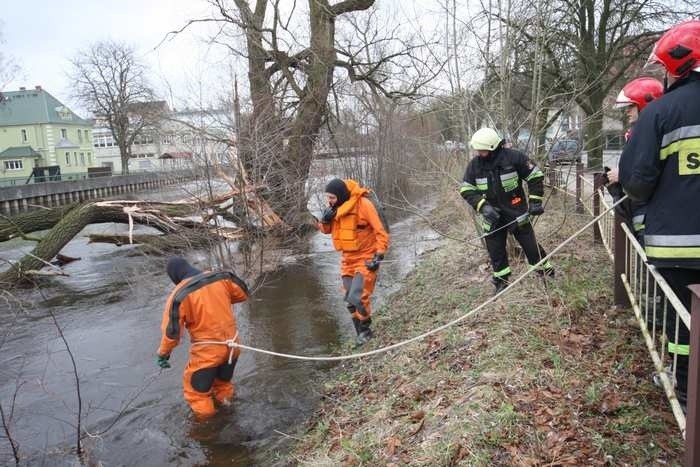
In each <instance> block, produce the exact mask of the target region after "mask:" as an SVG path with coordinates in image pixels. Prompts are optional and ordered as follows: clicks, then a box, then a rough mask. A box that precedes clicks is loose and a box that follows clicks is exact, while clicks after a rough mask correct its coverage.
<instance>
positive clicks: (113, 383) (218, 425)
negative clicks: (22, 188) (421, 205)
mask: <svg viewBox="0 0 700 467" xmlns="http://www.w3.org/2000/svg"><path fill="white" fill-rule="evenodd" d="M161 196H162V198H161V199H164V200H165V199H168V196H171V197H179V196H181V192H173V193H170V194H167V193H166V194H165V195H161ZM146 197H149V198H152V197H153V196H144V198H146ZM125 229H126V227H124V226H121V225H113V224H104V225H95V226H90V227H89V228H88V229H86V230H85V231H84V232H83V233H82V234H81V236H79V237H77V238H76V239H74V240H73V241H72V242H71V243H70V244H69V245H67V246H66V248H65V249H64V251H63V253H64V254H67V255H69V256H77V257H80V258H82V259H81V260H80V261H76V262H74V263H71V264H69V265H67V266H65V270H66V272H68V273H69V274H70V276H68V277H63V278H58V279H56V280H54V281H53V282H52V285H51V286H49V287H46V288H44V289H42V290H41V291H29V292H21V291H5V294H7V293H8V292H13V296H14V297H17V298H20V299H21V303H17V302H16V301H14V299H13V301H11V302H9V303H0V307H1V309H0V316H3V323H2V326H1V328H0V330H1V331H2V333H1V334H0V339H2V340H0V345H1V347H0V401H1V402H2V404H3V408H4V409H5V411H6V412H8V411H9V408H10V406H11V405H12V398H13V397H14V398H15V399H14V413H13V419H12V422H11V424H10V428H11V431H12V435H13V437H14V438H15V439H16V440H17V442H18V443H19V447H20V452H21V454H22V456H23V457H25V459H26V460H27V461H28V463H29V464H30V465H72V464H73V462H74V457H72V456H71V455H70V454H69V452H70V449H71V446H75V437H76V434H75V433H76V428H75V424H76V414H77V395H76V388H75V386H76V385H75V378H74V376H73V371H72V366H71V361H70V358H69V355H68V353H67V352H66V348H65V345H64V344H63V342H62V340H61V339H60V336H59V333H58V331H57V327H56V325H55V324H54V322H53V319H52V317H51V314H53V316H55V318H56V320H57V321H58V323H59V325H60V327H61V329H62V331H63V333H64V335H65V338H66V340H67V341H68V342H69V344H70V349H71V351H72V354H73V356H74V358H75V361H76V365H77V368H78V375H79V379H80V392H81V399H82V411H83V420H82V423H83V428H84V429H86V431H87V432H88V433H90V435H91V436H88V437H87V438H86V439H85V440H84V442H85V446H86V448H87V450H88V455H87V458H88V459H90V460H94V461H97V460H99V461H102V462H104V464H105V465H109V466H112V465H129V466H131V465H148V466H160V465H270V464H271V463H273V462H274V461H275V459H271V458H269V453H270V452H271V450H272V451H274V450H277V451H280V452H284V448H285V446H286V444H287V443H288V442H289V439H290V438H289V437H288V436H287V434H289V433H293V432H294V431H295V429H296V428H297V427H298V426H299V425H300V424H302V423H304V422H305V421H306V420H307V418H308V416H309V415H310V414H311V413H312V411H313V410H314V408H315V407H316V404H317V402H318V400H319V395H320V392H321V388H320V387H319V386H318V381H319V380H320V376H322V375H323V373H324V372H326V371H327V370H328V369H329V368H330V365H329V364H321V363H309V362H299V361H293V360H286V359H280V358H275V357H269V356H265V355H262V354H256V353H253V352H244V353H243V354H242V355H241V357H240V359H239V361H238V365H237V367H236V370H235V374H234V383H235V385H236V391H237V394H236V398H235V402H234V404H233V405H232V407H229V408H224V409H222V410H221V412H220V413H219V414H218V415H217V416H216V417H215V418H214V419H212V420H211V421H209V422H206V423H196V422H195V421H194V420H192V418H191V415H190V412H189V408H188V407H187V406H186V404H185V403H184V401H183V399H182V393H181V387H182V382H181V374H182V369H183V367H184V364H185V362H186V359H187V348H188V344H187V343H185V342H183V343H182V344H181V345H180V346H179V347H178V348H177V349H176V350H175V351H174V352H173V355H172V358H171V362H172V364H173V368H172V369H169V370H159V369H158V368H157V366H156V364H155V350H156V348H157V345H158V342H159V339H160V331H159V325H160V318H161V309H162V306H163V305H164V302H165V297H166V295H167V293H168V292H169V290H170V289H171V287H172V285H171V284H170V283H169V280H168V279H167V277H166V275H165V274H164V261H165V260H164V259H154V258H147V257H144V256H141V255H139V254H138V253H137V252H136V250H135V249H134V248H132V247H115V246H112V245H99V244H98V245H89V244H87V241H86V238H85V237H84V235H85V234H87V233H92V232H121V233H124V232H125ZM433 238H434V237H433V234H432V233H431V232H430V231H427V230H423V229H422V227H420V226H418V221H417V219H415V218H412V217H408V218H405V219H404V220H402V221H400V222H398V223H396V224H394V225H393V226H392V247H391V249H390V254H389V256H388V257H387V260H390V261H389V262H387V264H385V265H384V266H382V269H381V272H380V276H379V281H378V285H377V293H376V295H375V297H376V300H375V309H377V308H378V307H377V305H381V302H382V301H383V299H384V298H385V297H386V296H387V294H388V293H389V292H391V291H392V290H394V289H396V288H397V287H398V281H399V280H400V279H401V277H402V276H404V275H405V274H406V273H407V272H408V271H409V270H410V269H411V268H412V265H413V264H414V262H415V260H416V258H417V256H418V255H419V254H420V253H421V252H422V251H424V250H425V249H427V248H430V247H431V246H432V245H434V244H435V243H436V242H435V240H434V239H433ZM29 249H31V244H28V243H27V242H24V241H21V240H14V241H12V242H7V243H5V244H3V245H1V246H0V258H2V259H4V260H10V259H16V258H18V257H20V256H21V255H22V254H23V253H24V252H25V251H28V250H29ZM192 258H193V260H195V261H196V260H197V258H196V256H194V257H192ZM391 260H393V261H391ZM338 261H339V257H338V254H337V253H336V252H334V251H333V250H332V245H331V243H330V239H329V237H327V236H324V235H320V234H317V235H314V236H312V238H311V239H310V240H309V243H308V252H307V254H304V255H301V256H299V257H295V258H288V260H287V261H286V265H285V267H284V268H282V269H281V270H280V271H279V272H278V273H276V274H274V275H272V276H271V277H269V278H268V279H267V280H266V282H265V284H264V285H263V286H262V287H261V288H259V289H258V290H257V291H256V292H255V294H254V296H253V297H252V299H251V300H250V301H249V302H248V303H246V304H244V305H243V306H241V307H240V308H238V309H237V316H238V323H239V332H240V334H241V338H242V341H243V342H244V343H246V344H249V345H252V346H256V347H261V348H265V349H270V350H274V351H277V352H285V353H295V354H304V355H318V354H326V353H334V352H336V351H337V348H338V346H339V344H340V343H343V342H345V341H349V340H351V339H352V338H353V337H354V331H353V327H352V323H351V321H350V317H349V315H348V313H347V311H346V310H345V307H344V306H343V303H342V300H341V296H340V293H339V286H340V280H339V277H338ZM375 317H376V319H375V322H376V323H377V326H376V328H378V329H381V319H382V317H381V310H379V311H378V312H376V314H375ZM185 340H186V339H185ZM106 428H108V429H107V431H106V432H104V433H103V432H102V431H103V430H105V429H106ZM8 455H9V451H8V444H7V443H6V441H5V440H4V439H0V464H2V465H5V464H7V463H9V462H10V461H11V457H8ZM282 456H283V455H282Z"/></svg>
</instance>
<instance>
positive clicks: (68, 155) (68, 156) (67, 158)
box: [66, 152, 70, 165]
mask: <svg viewBox="0 0 700 467" xmlns="http://www.w3.org/2000/svg"><path fill="white" fill-rule="evenodd" d="M66 165H70V153H69V152H67V153H66Z"/></svg>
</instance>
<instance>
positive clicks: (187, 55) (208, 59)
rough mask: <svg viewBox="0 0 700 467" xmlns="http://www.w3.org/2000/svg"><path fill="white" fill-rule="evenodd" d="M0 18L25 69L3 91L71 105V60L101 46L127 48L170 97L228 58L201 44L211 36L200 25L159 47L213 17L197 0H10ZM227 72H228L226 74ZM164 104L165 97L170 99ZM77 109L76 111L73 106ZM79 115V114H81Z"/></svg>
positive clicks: (7, 43)
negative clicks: (38, 90) (38, 92)
mask: <svg viewBox="0 0 700 467" xmlns="http://www.w3.org/2000/svg"><path fill="white" fill-rule="evenodd" d="M2 3H3V5H2V9H1V10H0V11H2V13H0V15H1V16H0V21H2V24H1V25H0V30H1V31H2V36H3V39H4V44H2V45H1V46H2V47H3V51H4V52H5V53H6V54H8V55H9V56H11V57H13V58H14V59H15V60H16V61H17V63H18V64H19V65H20V67H21V68H22V72H21V74H20V76H19V78H18V79H16V80H14V81H12V82H11V83H10V85H9V86H8V87H7V88H6V90H16V89H19V87H20V86H26V87H27V88H29V87H34V86H35V85H42V86H43V87H44V88H45V89H46V90H47V91H49V92H50V93H51V94H53V95H54V96H56V97H57V98H59V99H60V100H62V101H63V102H65V103H67V104H74V103H73V101H72V100H71V99H70V95H71V89H70V81H69V80H68V78H67V76H66V75H67V73H68V71H69V70H70V63H69V59H70V58H71V57H72V56H74V55H75V54H76V53H77V52H78V51H79V50H80V49H84V48H86V47H87V46H88V45H89V44H91V43H92V42H95V41H98V40H101V39H115V40H122V41H127V42H128V43H130V44H131V45H133V46H134V47H135V48H136V50H137V51H138V54H139V56H141V57H142V58H143V59H144V61H145V63H146V64H147V65H149V66H150V67H151V69H152V71H153V84H154V86H155V87H156V88H157V90H158V91H159V93H161V94H165V93H167V85H166V84H165V83H166V81H167V82H168V83H170V85H171V86H172V87H173V90H174V93H175V94H183V93H186V92H188V86H187V84H186V83H188V82H191V81H192V80H191V79H190V78H192V77H193V76H194V75H197V74H198V73H201V72H202V70H205V69H207V67H206V66H204V65H203V64H205V63H207V64H209V65H211V64H212V63H217V62H221V61H222V57H223V51H222V50H220V49H219V48H211V47H208V46H207V45H206V43H204V41H203V39H204V37H205V36H206V35H207V33H208V30H207V29H206V27H205V26H198V27H196V28H193V29H192V30H190V31H188V32H186V33H183V34H180V35H178V36H177V37H174V38H173V39H172V40H168V41H166V42H164V43H163V44H161V45H160V46H159V47H158V48H157V49H155V50H154V48H155V47H156V45H158V43H160V42H161V40H162V39H163V38H164V36H165V34H166V33H167V32H168V31H171V30H174V29H179V28H180V27H181V26H182V25H184V24H185V23H186V21H187V20H188V19H189V18H195V17H201V16H203V15H204V14H206V12H207V11H208V8H207V5H206V2H204V1H201V0H200V1H198V0H119V1H114V0H62V1H55V0H5V1H3V2H2ZM221 68H222V69H225V68H226V66H223V67H221ZM165 97H167V96H165ZM72 106H73V107H75V105H72ZM76 110H79V109H76Z"/></svg>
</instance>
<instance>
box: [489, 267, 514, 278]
mask: <svg viewBox="0 0 700 467" xmlns="http://www.w3.org/2000/svg"><path fill="white" fill-rule="evenodd" d="M508 274H510V266H506V267H505V268H503V269H501V270H500V271H495V272H494V273H493V277H503V276H507V275H508Z"/></svg>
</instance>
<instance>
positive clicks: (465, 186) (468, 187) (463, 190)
mask: <svg viewBox="0 0 700 467" xmlns="http://www.w3.org/2000/svg"><path fill="white" fill-rule="evenodd" d="M470 191H479V189H478V188H477V187H476V186H475V185H472V184H471V183H467V182H463V183H462V186H461V187H460V188H459V192H460V193H466V192H470Z"/></svg>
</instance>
